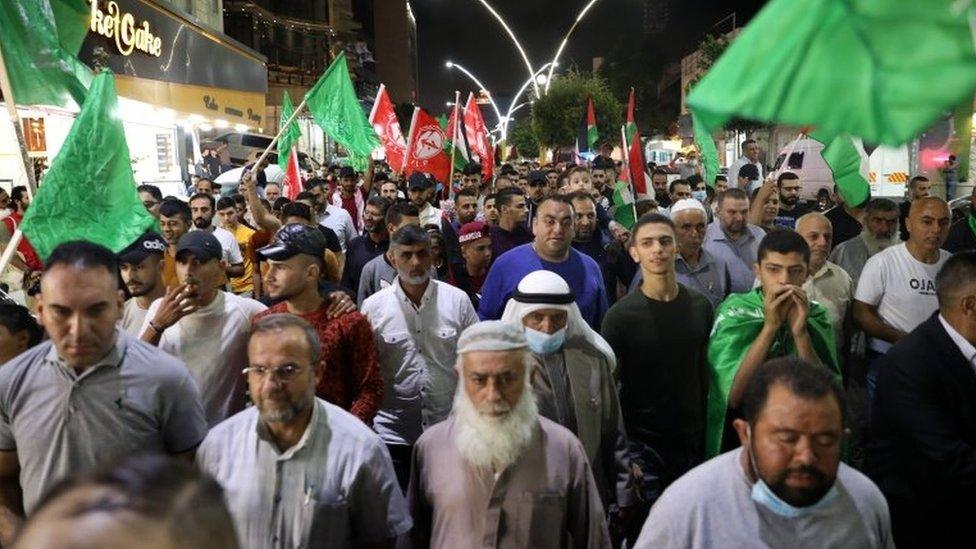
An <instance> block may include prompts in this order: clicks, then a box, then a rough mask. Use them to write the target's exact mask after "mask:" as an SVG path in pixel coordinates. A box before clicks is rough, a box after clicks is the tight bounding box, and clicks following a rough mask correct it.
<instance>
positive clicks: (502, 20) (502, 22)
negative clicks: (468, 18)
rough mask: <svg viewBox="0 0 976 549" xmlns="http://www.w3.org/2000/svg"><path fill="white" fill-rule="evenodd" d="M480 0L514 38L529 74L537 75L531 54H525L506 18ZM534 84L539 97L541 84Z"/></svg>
mask: <svg viewBox="0 0 976 549" xmlns="http://www.w3.org/2000/svg"><path fill="white" fill-rule="evenodd" d="M478 1H479V2H481V5H483V6H484V7H485V8H486V9H487V10H488V11H489V12H491V14H492V15H493V16H495V19H497V20H498V22H499V23H501V24H502V28H504V29H505V32H507V33H508V36H509V38H511V39H512V42H514V43H515V47H516V48H517V49H518V51H519V53H520V54H521V55H522V61H524V62H525V68H526V69H528V71H529V75H530V76H535V72H536V71H535V69H533V68H532V63H531V62H530V61H529V56H528V55H526V54H525V49H524V48H522V44H521V43H519V41H518V38H516V37H515V33H514V32H512V29H511V28H509V26H508V23H506V22H505V20H504V19H502V16H501V15H500V14H499V13H498V12H497V11H495V8H493V7H491V4H489V3H488V1H487V0H478ZM532 85H533V86H534V89H535V96H536V97H539V86H538V85H537V84H536V83H535V82H534V81H533V82H532Z"/></svg>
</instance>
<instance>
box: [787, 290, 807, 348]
mask: <svg viewBox="0 0 976 549" xmlns="http://www.w3.org/2000/svg"><path fill="white" fill-rule="evenodd" d="M790 288H791V289H792V293H791V300H792V302H793V306H792V307H790V308H789V311H788V312H787V317H786V318H787V320H788V321H789V323H790V332H792V334H793V336H794V337H796V336H798V335H801V334H805V333H806V330H807V316H808V315H809V314H810V301H809V299H808V298H807V293H806V292H804V291H803V288H798V287H796V286H790Z"/></svg>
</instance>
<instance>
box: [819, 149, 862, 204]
mask: <svg viewBox="0 0 976 549" xmlns="http://www.w3.org/2000/svg"><path fill="white" fill-rule="evenodd" d="M813 137H814V138H815V139H819V140H823V141H822V142H823V144H824V149H823V151H822V152H821V153H820V154H821V156H823V159H824V161H826V162H827V165H828V166H830V171H831V172H832V173H833V175H834V184H835V185H837V191H838V192H839V193H840V195H841V197H842V198H843V199H844V203H845V204H849V205H850V206H853V207H856V206H860V205H862V204H864V203H865V202H866V201H867V200H868V199H869V198H871V184H870V183H868V179H867V178H868V166H867V164H868V159H867V155H866V154H865V155H863V156H862V155H861V151H860V150H859V149H860V148H859V147H858V146H857V144H856V143H855V142H854V140H853V139H851V136H849V135H838V136H837V137H834V138H833V139H829V140H828V139H826V138H825V137H824V136H822V135H819V134H818V133H817V132H814V135H813Z"/></svg>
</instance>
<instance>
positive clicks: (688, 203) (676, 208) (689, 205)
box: [671, 198, 708, 221]
mask: <svg viewBox="0 0 976 549" xmlns="http://www.w3.org/2000/svg"><path fill="white" fill-rule="evenodd" d="M684 210H698V211H700V212H701V213H703V214H704V215H705V219H708V212H707V211H705V206H704V205H703V204H702V203H701V202H699V201H697V200H695V199H694V198H682V199H681V200H679V201H677V202H675V203H674V204H672V205H671V220H672V221H674V216H676V215H678V212H682V211H684Z"/></svg>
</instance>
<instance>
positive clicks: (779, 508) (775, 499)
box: [742, 426, 837, 518]
mask: <svg viewBox="0 0 976 549" xmlns="http://www.w3.org/2000/svg"><path fill="white" fill-rule="evenodd" d="M746 429H747V431H748V433H749V447H748V448H743V449H742V451H743V452H749V464H750V465H751V466H752V473H753V474H754V475H755V476H756V482H755V484H753V485H752V501H754V502H756V503H758V504H759V505H762V506H763V507H765V508H766V509H769V510H770V511H772V512H773V513H775V514H777V515H779V516H781V517H786V518H799V517H803V516H806V515H809V514H811V513H813V512H815V511H817V510H818V509H821V508H823V507H826V506H827V505H829V504H830V502H832V501H833V500H835V499H836V498H837V481H836V480H835V481H834V484H833V485H832V486H831V487H830V490H827V493H826V494H824V495H823V497H821V498H820V499H819V500H818V501H817V502H815V503H813V504H811V505H807V506H806V507H797V506H795V505H791V504H789V503H787V502H785V501H783V500H782V499H781V498H780V497H779V496H777V495H776V494H775V493H774V492H773V489H772V488H770V487H769V485H768V484H766V481H764V480H763V479H762V476H761V475H760V474H759V466H758V465H757V464H756V456H755V454H753V453H752V429H751V428H749V427H748V426H747V427H746Z"/></svg>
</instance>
